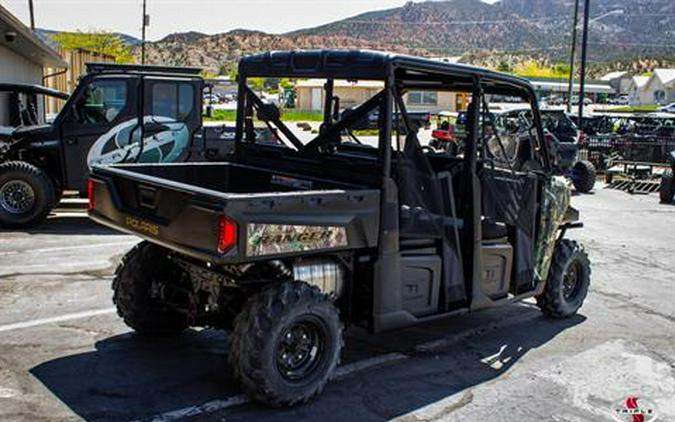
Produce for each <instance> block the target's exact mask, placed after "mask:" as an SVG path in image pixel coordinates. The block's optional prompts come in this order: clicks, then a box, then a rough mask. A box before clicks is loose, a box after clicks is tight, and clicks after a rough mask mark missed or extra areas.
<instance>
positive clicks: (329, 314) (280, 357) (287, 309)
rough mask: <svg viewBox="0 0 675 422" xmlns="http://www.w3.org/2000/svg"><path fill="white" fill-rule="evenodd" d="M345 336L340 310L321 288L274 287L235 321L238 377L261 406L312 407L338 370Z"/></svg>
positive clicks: (303, 285) (250, 302)
mask: <svg viewBox="0 0 675 422" xmlns="http://www.w3.org/2000/svg"><path fill="white" fill-rule="evenodd" d="M342 332H343V325H342V322H341V321H340V318H339V315H338V310H337V309H336V307H335V305H334V304H333V302H332V301H331V300H330V299H329V297H328V296H327V295H325V294H323V293H321V291H320V290H319V289H318V288H317V287H312V286H310V285H308V284H306V283H302V282H284V283H281V284H278V285H274V286H271V287H268V288H266V289H265V290H263V291H261V292H259V293H257V294H256V295H254V296H252V297H251V298H250V299H249V300H248V302H247V303H246V305H245V306H244V309H243V310H242V312H241V313H240V314H239V315H238V316H237V317H236V319H235V322H234V331H233V333H232V338H231V344H230V361H231V363H232V366H233V368H234V374H235V376H236V378H237V379H238V380H239V382H240V383H241V385H242V387H243V389H244V391H245V392H246V393H247V394H248V395H249V396H250V397H251V398H253V399H254V400H256V401H259V402H262V403H264V404H267V405H270V406H274V407H281V406H292V405H295V404H299V403H306V402H307V401H309V399H311V398H312V397H313V396H315V395H317V394H319V393H320V392H321V391H322V390H323V388H324V386H325V385H326V383H327V382H328V381H329V380H330V378H331V376H332V374H333V372H334V371H335V368H336V367H337V365H338V363H339V360H340V352H341V350H342V346H343V338H342ZM303 335H304V337H303ZM289 359H290V360H289Z"/></svg>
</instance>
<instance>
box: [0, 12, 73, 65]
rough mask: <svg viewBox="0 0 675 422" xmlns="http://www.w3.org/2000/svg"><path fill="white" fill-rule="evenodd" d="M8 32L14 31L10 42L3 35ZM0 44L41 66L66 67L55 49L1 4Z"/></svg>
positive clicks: (65, 63)
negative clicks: (14, 34) (14, 36)
mask: <svg viewBox="0 0 675 422" xmlns="http://www.w3.org/2000/svg"><path fill="white" fill-rule="evenodd" d="M8 32H14V33H16V38H15V39H14V40H13V41H11V42H8V41H7V39H6V37H5V34H7V33H8ZM0 46H2V47H5V48H8V49H9V50H11V51H13V52H14V53H16V54H18V55H20V56H22V57H25V58H26V59H28V60H30V61H31V62H33V63H37V64H39V65H42V66H43V67H61V68H67V67H68V63H67V62H66V61H65V60H63V58H61V56H59V54H58V53H57V52H56V51H54V50H53V49H52V48H51V47H49V46H48V45H47V44H45V43H44V41H42V40H41V39H40V38H39V37H38V36H37V35H35V33H33V31H31V30H30V29H29V28H28V27H26V25H24V24H23V23H21V21H20V20H19V19H17V18H16V17H15V16H14V15H12V14H11V13H9V11H8V10H7V9H5V8H4V7H2V6H0Z"/></svg>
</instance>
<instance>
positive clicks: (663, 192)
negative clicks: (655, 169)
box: [659, 169, 675, 204]
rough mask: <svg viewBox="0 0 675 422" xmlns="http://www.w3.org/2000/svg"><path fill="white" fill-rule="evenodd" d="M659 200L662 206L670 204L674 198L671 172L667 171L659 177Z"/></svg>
mask: <svg viewBox="0 0 675 422" xmlns="http://www.w3.org/2000/svg"><path fill="white" fill-rule="evenodd" d="M659 198H660V199H661V203H663V204H672V203H673V198H675V179H673V170H672V169H667V170H666V171H664V172H663V175H662V176H661V186H660V187H659Z"/></svg>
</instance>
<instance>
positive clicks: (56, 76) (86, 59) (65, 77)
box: [44, 48, 115, 113]
mask: <svg viewBox="0 0 675 422" xmlns="http://www.w3.org/2000/svg"><path fill="white" fill-rule="evenodd" d="M57 52H58V54H59V55H60V56H61V57H62V58H63V60H64V61H65V62H66V63H67V64H68V69H58V68H46V69H45V70H44V85H45V86H46V87H48V88H52V89H55V90H57V91H62V92H66V93H68V94H72V92H73V91H74V90H75V88H77V84H78V83H79V80H80V77H81V76H82V75H83V74H85V73H86V71H87V66H86V64H87V63H114V62H115V57H113V56H110V55H107V54H101V53H96V52H93V51H89V50H84V49H76V50H64V49H62V48H58V49H57ZM64 103H65V101H63V100H59V99H57V98H53V97H51V98H47V99H46V110H47V113H58V112H59V111H60V110H61V107H63V104H64Z"/></svg>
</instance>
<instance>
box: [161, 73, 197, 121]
mask: <svg viewBox="0 0 675 422" xmlns="http://www.w3.org/2000/svg"><path fill="white" fill-rule="evenodd" d="M193 108H194V88H193V86H192V85H190V84H187V83H174V82H159V83H156V84H154V85H153V87H152V110H151V113H152V115H153V116H160V117H168V118H170V119H173V120H176V121H183V120H185V119H187V118H188V116H190V113H192V109H193Z"/></svg>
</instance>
